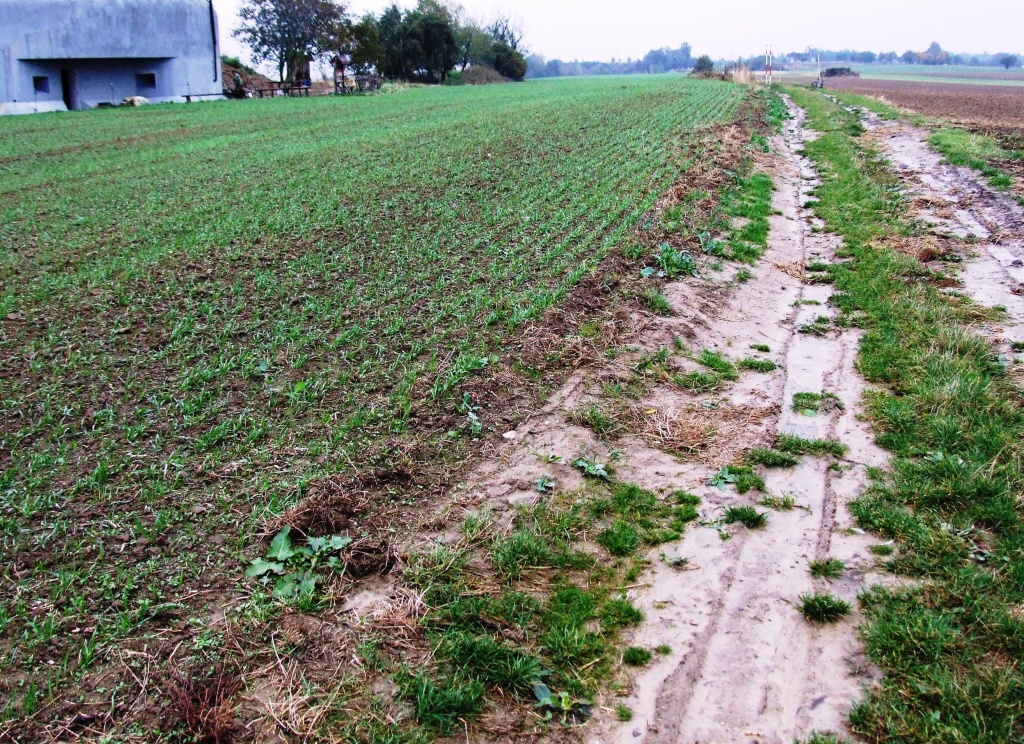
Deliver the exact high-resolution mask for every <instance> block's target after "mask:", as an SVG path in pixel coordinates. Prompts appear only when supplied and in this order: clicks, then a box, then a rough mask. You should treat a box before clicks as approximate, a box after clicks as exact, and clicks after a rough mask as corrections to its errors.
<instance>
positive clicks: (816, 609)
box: [799, 594, 850, 623]
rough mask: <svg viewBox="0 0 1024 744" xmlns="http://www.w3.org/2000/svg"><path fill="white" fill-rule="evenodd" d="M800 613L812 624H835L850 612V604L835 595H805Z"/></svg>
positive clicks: (801, 602)
mask: <svg viewBox="0 0 1024 744" xmlns="http://www.w3.org/2000/svg"><path fill="white" fill-rule="evenodd" d="M799 609H800V612H801V613H803V616H804V617H806V618H807V619H808V620H810V621H811V622H812V623H834V622H836V621H837V620H839V619H841V618H843V617H846V615H848V614H849V612H850V603H849V602H846V601H844V600H842V599H840V598H839V597H837V596H835V595H834V594H803V595H801V596H800V608H799Z"/></svg>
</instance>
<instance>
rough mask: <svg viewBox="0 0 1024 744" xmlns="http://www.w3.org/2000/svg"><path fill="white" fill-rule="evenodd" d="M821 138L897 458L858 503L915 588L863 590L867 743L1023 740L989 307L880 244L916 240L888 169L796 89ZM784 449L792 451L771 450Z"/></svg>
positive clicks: (822, 167)
mask: <svg viewBox="0 0 1024 744" xmlns="http://www.w3.org/2000/svg"><path fill="white" fill-rule="evenodd" d="M791 95H792V97H793V99H794V100H795V101H796V102H797V104H798V105H800V106H802V107H804V108H805V109H806V111H807V113H808V119H807V123H808V126H809V127H811V128H813V129H815V130H817V131H818V132H820V133H821V136H820V137H819V138H818V139H817V140H814V141H812V142H808V143H807V147H806V152H807V155H808V156H809V157H810V158H811V159H812V160H813V161H814V163H815V165H816V166H817V168H818V170H819V173H820V175H821V177H822V185H821V186H820V187H819V188H818V189H817V190H816V196H817V197H818V199H819V201H818V203H817V204H816V205H815V211H816V212H817V214H818V216H819V217H821V218H822V219H824V220H825V221H826V222H827V224H828V229H829V230H831V231H832V232H835V233H837V234H839V235H841V236H842V237H843V239H844V241H845V246H846V250H847V252H848V255H849V258H850V260H849V261H846V262H844V263H842V264H840V265H837V266H836V267H834V269H833V278H834V280H835V286H836V289H837V294H836V296H835V297H834V300H833V301H834V302H835V304H836V305H837V306H838V307H839V308H840V309H841V310H842V311H844V312H846V313H854V312H856V313H857V314H858V324H859V325H860V326H861V327H863V328H864V330H865V335H864V338H863V341H862V344H861V349H860V359H859V362H858V366H859V369H860V371H861V372H862V374H863V375H864V376H865V377H866V378H867V379H868V380H869V381H871V382H873V383H876V384H877V385H879V386H882V387H883V388H884V389H883V390H882V391H880V392H877V393H873V394H872V395H871V397H870V398H869V401H868V403H869V412H870V416H871V418H872V421H873V423H874V426H875V430H876V432H877V438H878V442H879V444H881V445H882V446H884V447H885V448H887V449H888V450H889V451H890V452H891V453H892V455H893V460H892V472H891V473H889V474H888V475H885V476H884V477H883V476H882V474H878V473H876V475H877V476H879V477H878V478H877V479H876V480H875V481H874V482H873V484H872V486H871V487H870V488H869V489H868V490H867V492H866V493H865V494H864V495H863V496H862V497H861V498H860V499H858V500H857V501H856V502H854V503H853V504H852V506H851V509H852V511H853V513H854V516H855V517H856V519H857V521H858V523H859V524H860V526H861V527H863V528H866V529H869V530H871V531H873V532H875V533H877V534H880V535H882V536H885V537H887V538H890V539H894V540H895V541H896V542H897V543H898V547H899V550H898V554H897V555H898V557H896V558H895V559H894V560H893V561H892V562H891V564H890V565H891V566H892V568H893V569H894V570H896V571H897V572H899V573H901V574H904V575H908V576H913V577H917V578H919V579H920V580H921V582H922V583H921V584H920V585H919V586H918V587H916V588H884V587H876V588H874V589H872V590H871V591H870V592H867V593H866V594H864V595H863V596H862V597H861V604H862V607H863V610H864V613H865V618H866V623H865V625H864V627H863V629H862V635H863V638H864V641H865V644H866V647H867V650H868V653H869V654H870V655H871V657H872V659H873V660H874V661H875V663H877V664H878V665H879V666H880V667H881V669H882V670H883V672H884V679H883V681H882V684H881V686H880V687H879V688H877V689H875V690H873V691H872V692H871V693H870V694H869V695H868V697H867V699H866V700H864V701H863V702H861V703H859V704H858V705H857V706H856V707H855V708H854V710H853V712H852V714H851V723H852V726H853V728H854V730H855V731H856V732H857V733H858V734H860V735H862V736H864V737H865V738H867V739H868V740H871V741H894V740H898V741H907V742H910V741H913V742H938V741H941V742H959V741H970V742H992V743H993V744H995V742H1006V741H1013V740H1016V739H1019V738H1020V736H1021V728H1020V725H1021V724H1020V721H1021V710H1022V705H1024V675H1022V673H1021V669H1020V665H1019V664H1018V663H1017V662H1016V661H1015V660H1016V659H1019V658H1020V657H1021V654H1022V652H1024V640H1022V639H1024V617H1022V615H1021V613H1020V611H1019V607H1020V606H1021V603H1022V601H1024V528H1022V523H1021V505H1020V500H1019V494H1020V493H1022V492H1024V457H1022V454H1024V453H1022V451H1021V448H1022V442H1024V415H1022V412H1021V407H1020V402H1021V397H1020V391H1019V390H1018V389H1016V388H1015V387H1013V385H1012V384H1011V382H1010V381H1009V380H1008V379H1007V378H1006V376H1005V374H1004V371H1003V367H1002V365H1000V364H998V362H997V360H996V359H994V357H993V355H992V350H991V348H990V347H989V345H988V344H987V343H986V342H985V341H984V339H983V338H981V337H980V336H979V335H978V334H977V333H976V330H975V328H974V327H972V326H973V324H974V323H976V322H977V321H979V320H981V319H982V318H984V317H985V316H986V311H984V310H982V309H980V308H978V307H976V306H974V305H972V304H971V303H970V302H969V301H968V300H966V299H964V298H963V297H962V296H959V295H953V294H949V293H946V292H943V291H940V290H939V289H938V288H936V287H933V286H929V285H927V284H924V283H908V282H906V281H903V277H904V276H906V275H908V273H910V272H913V271H915V270H920V265H919V264H918V262H917V261H916V259H914V258H911V257H909V256H906V255H903V254H899V253H897V252H895V251H893V250H889V249H887V248H884V247H880V246H881V245H882V243H881V242H880V241H881V240H883V239H885V238H887V237H892V236H900V235H907V234H910V232H911V230H912V229H913V228H912V227H911V225H910V223H909V222H908V221H907V220H906V219H905V210H904V207H903V205H902V204H901V203H900V200H899V198H898V197H897V196H896V194H897V193H898V188H897V187H898V182H897V179H896V177H895V175H894V174H893V173H892V172H891V171H890V170H889V169H888V168H887V167H886V165H885V164H884V163H883V162H882V161H881V160H880V159H879V158H878V157H877V155H876V153H874V152H872V151H871V150H870V149H869V148H868V147H866V146H864V145H863V144H862V143H860V142H859V141H858V139H857V137H856V135H855V134H853V133H854V132H855V131H856V129H855V128H854V127H852V126H851V120H852V118H853V115H852V114H850V113H849V112H847V111H845V110H843V109H842V108H840V107H838V106H836V105H835V104H833V103H832V102H831V101H829V100H828V99H827V98H825V97H824V96H822V95H820V94H817V93H815V92H812V91H810V90H805V89H793V90H792V91H791ZM776 446H777V448H778V449H785V448H784V447H782V446H780V445H778V444H777V445H776Z"/></svg>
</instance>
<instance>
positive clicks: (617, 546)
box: [597, 519, 640, 557]
mask: <svg viewBox="0 0 1024 744" xmlns="http://www.w3.org/2000/svg"><path fill="white" fill-rule="evenodd" d="M597 542H598V544H600V545H602V546H603V547H604V548H605V549H606V550H607V551H608V552H609V553H611V554H612V555H615V556H620V557H622V556H627V555H631V554H633V553H635V552H636V549H637V548H639V547H640V535H639V534H638V533H637V531H636V529H635V528H634V527H633V525H631V524H629V523H628V522H625V521H623V520H621V519H618V520H616V521H615V522H613V523H612V524H611V526H609V527H606V528H605V529H604V530H603V531H602V532H601V533H600V534H598V536H597Z"/></svg>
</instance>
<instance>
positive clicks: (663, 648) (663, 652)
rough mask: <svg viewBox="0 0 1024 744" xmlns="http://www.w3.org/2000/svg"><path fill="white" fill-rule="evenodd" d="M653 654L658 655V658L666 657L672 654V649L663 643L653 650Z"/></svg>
mask: <svg viewBox="0 0 1024 744" xmlns="http://www.w3.org/2000/svg"><path fill="white" fill-rule="evenodd" d="M654 652H655V653H656V654H658V655H659V656H668V655H669V654H671V653H672V647H671V646H669V645H668V644H667V643H663V644H661V645H660V646H658V647H657V648H655V649H654Z"/></svg>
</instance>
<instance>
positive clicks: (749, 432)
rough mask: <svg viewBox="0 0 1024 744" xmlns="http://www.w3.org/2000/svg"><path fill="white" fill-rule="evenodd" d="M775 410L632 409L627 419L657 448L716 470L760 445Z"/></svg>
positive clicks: (754, 408)
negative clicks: (766, 422)
mask: <svg viewBox="0 0 1024 744" xmlns="http://www.w3.org/2000/svg"><path fill="white" fill-rule="evenodd" d="M778 410H779V409H778V406H769V407H766V408H758V407H754V406H730V405H727V404H722V405H720V406H719V407H718V408H704V407H702V406H701V407H696V406H694V407H687V408H683V409H664V410H661V409H653V408H651V407H650V406H636V407H634V408H633V409H631V411H630V419H631V422H632V428H633V430H634V431H636V432H637V433H639V434H640V435H641V436H642V437H643V438H644V439H646V440H647V441H648V442H649V443H650V444H651V445H653V446H655V447H657V448H658V449H661V450H664V451H666V452H670V453H672V454H676V455H679V456H681V457H686V458H689V459H692V460H694V461H696V462H700V463H702V464H705V465H708V466H709V467H719V466H721V465H727V464H729V463H732V462H734V461H736V460H737V459H738V458H740V457H741V456H742V454H743V453H744V452H746V451H747V450H749V449H750V448H751V447H755V446H757V445H758V444H760V443H762V441H763V440H765V438H766V436H767V435H766V433H765V432H764V431H762V428H763V423H764V421H765V420H766V419H768V418H769V417H771V416H773V415H775V414H777V413H778Z"/></svg>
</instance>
